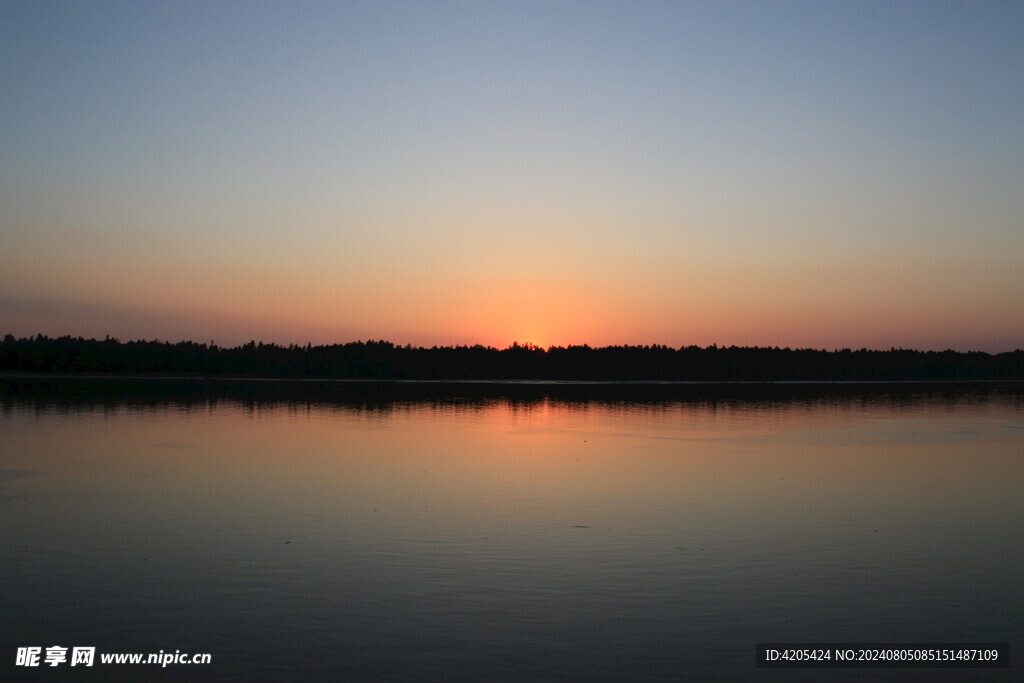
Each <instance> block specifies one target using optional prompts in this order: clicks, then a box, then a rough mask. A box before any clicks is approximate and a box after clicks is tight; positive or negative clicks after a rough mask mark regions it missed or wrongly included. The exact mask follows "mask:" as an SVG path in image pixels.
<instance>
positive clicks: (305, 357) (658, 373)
mask: <svg viewBox="0 0 1024 683" xmlns="http://www.w3.org/2000/svg"><path fill="white" fill-rule="evenodd" d="M0 370H2V371H8V372H41V373H58V372H59V373H133V374H164V373H169V374H187V375H222V376H252V377H300V378H301V377H306V378H318V377H323V378H351V379H438V380H464V379H539V380H665V381H723V380H732V381H767V380H777V381H778V380H875V381H877V380H964V379H974V380H992V379H1017V380H1020V379H1024V350H1016V351H1010V352H1006V353H998V354H989V353H984V352H980V351H969V352H958V351H951V350H949V351H917V350H912V349H896V348H892V349H889V350H887V351H886V350H874V349H858V350H851V349H838V350H832V351H829V350H824V349H790V348H779V347H738V346H729V347H720V346H717V345H711V346H706V347H699V346H682V347H679V348H674V347H671V346H665V345H661V344H652V345H642V346H641V345H638V346H604V347H591V346H588V345H585V344H584V345H579V346H565V347H563V346H552V347H549V348H547V349H544V348H540V347H537V346H534V345H532V344H519V343H513V344H512V345H511V346H508V347H506V348H504V349H498V348H495V347H491V346H482V345H479V344H477V345H473V346H433V347H429V348H426V347H414V346H411V345H405V346H398V345H395V344H393V343H391V342H389V341H384V340H368V341H354V342H349V343H345V344H329V345H320V346H313V345H312V344H306V345H305V346H302V345H296V344H290V345H288V346H281V345H278V344H265V343H262V342H256V341H255V340H254V341H250V342H249V343H247V344H242V345H240V346H234V347H222V346H217V345H216V344H214V343H212V342H211V343H209V344H204V343H197V342H192V341H181V342H176V343H172V342H166V341H158V340H153V341H144V340H139V341H127V342H121V341H120V340H118V339H115V338H111V337H107V338H105V339H102V340H98V339H85V338H82V337H70V336H64V337H47V336H44V335H41V334H40V335H36V336H34V337H25V338H15V337H14V336H13V335H11V334H8V335H6V336H5V337H4V339H3V342H2V343H0Z"/></svg>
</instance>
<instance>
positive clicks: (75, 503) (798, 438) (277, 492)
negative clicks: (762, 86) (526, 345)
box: [0, 380, 1024, 681]
mask: <svg viewBox="0 0 1024 683" xmlns="http://www.w3.org/2000/svg"><path fill="white" fill-rule="evenodd" d="M26 383H27V384H26ZM30 384H31V381H30V380H22V383H21V384H18V383H17V382H14V381H8V382H7V383H6V384H5V385H4V393H3V396H2V403H0V406H2V414H0V452H2V456H0V458H2V459H0V520H2V521H0V544H2V547H3V548H4V552H3V553H2V555H0V575H2V576H3V577H4V584H5V588H4V592H3V595H2V597H0V600H2V610H0V633H2V635H0V638H2V640H3V653H4V654H3V657H4V658H5V660H6V661H4V662H0V666H2V667H3V673H2V675H3V676H4V677H16V676H19V675H20V676H25V677H26V678H32V679H37V678H41V677H42V678H45V677H51V678H52V679H53V680H72V679H75V680H82V679H85V678H88V677H90V676H92V677H95V678H99V679H104V680H117V679H123V680H131V679H138V678H140V677H142V676H146V677H152V676H160V675H162V676H164V677H166V678H168V679H172V680H173V679H181V680H184V679H188V680H230V679H245V680H268V681H271V680H315V679H319V678H323V679H335V680H337V679H341V680H386V681H392V680H394V681H402V680H410V681H414V680H415V681H421V680H438V681H440V680H456V681H473V680H524V681H527V680H529V681H533V680H552V681H563V680H566V681H618V680H637V681H639V680H645V681H646V680H655V681H656V680H665V681H669V680H672V681H675V680H697V681H701V680H746V679H750V680H771V681H775V680H865V679H866V678H865V677H868V678H871V679H872V680H880V679H885V680H1013V679H1015V678H1017V677H1019V676H1020V673H1021V668H1020V667H1019V666H1018V665H1019V662H1014V664H1015V666H1014V668H1012V669H1010V670H988V671H984V670H959V671H943V670H923V671H921V670H919V671H896V670H882V671H873V672H864V671H861V672H858V671H848V670H847V671H842V670H830V671H821V670H818V671H811V672H803V673H801V672H799V671H795V670H791V671H770V670H757V669H755V668H754V667H753V664H754V645H755V643H757V642H765V641H903V642H907V641H914V642H928V641H977V642H983V641H998V642H1010V647H1011V661H1012V660H1013V658H1014V657H1015V656H1016V658H1017V659H1020V657H1021V656H1022V654H1024V650H1022V649H1021V645H1022V644H1024V618H1022V615H1024V578H1022V573H1021V570H1020V567H1021V566H1024V551H1022V545H1021V536H1022V534H1021V532H1022V526H1024V524H1022V520H1024V409H1022V407H1024V401H1022V394H1021V392H1020V390H1019V388H1015V387H1013V386H1009V387H1005V386H1004V387H1002V388H992V387H988V386H967V385H965V386H962V387H960V388H959V389H956V388H954V389H951V388H950V387H944V388H942V389H941V390H937V389H934V388H933V389H927V388H923V389H922V388H919V387H911V388H907V387H903V388H898V387H897V388H895V389H893V388H892V387H888V388H885V387H878V386H861V387H853V388H851V387H850V386H846V387H842V388H829V387H818V388H816V389H814V390H813V391H798V392H796V393H795V394H794V392H792V391H789V392H787V391H786V390H784V389H772V388H768V389H765V388H764V387H761V388H760V389H758V391H756V392H752V393H751V392H748V395H746V396H745V395H744V393H743V392H742V391H738V392H737V391H733V392H726V394H725V395H717V394H716V398H702V397H701V394H702V392H701V390H694V391H687V392H684V393H685V396H681V397H677V398H673V397H672V396H671V395H666V393H665V392H661V393H657V392H656V393H655V394H654V395H652V396H647V397H646V398H645V397H644V396H642V395H639V396H638V395H636V393H635V392H634V393H631V394H630V395H628V396H625V397H623V396H622V395H621V392H620V393H615V392H612V394H610V395H608V396H604V397H601V391H598V390H595V389H593V388H590V389H588V390H587V391H585V392H582V393H580V392H576V393H573V394H572V395H570V396H566V395H564V394H559V392H558V391H552V390H550V388H548V389H545V388H544V387H533V388H532V389H529V390H523V389H522V388H519V389H516V390H515V391H513V392H509V391H505V390H497V391H492V392H490V393H488V392H480V391H479V390H478V389H468V390H465V391H461V392H460V390H458V389H457V388H456V389H451V387H449V388H448V389H446V390H445V391H443V392H436V394H435V395H434V396H433V397H431V396H430V394H429V392H427V393H426V394H425V393H424V391H423V390H420V389H417V390H416V392H415V393H414V394H413V395H410V394H409V393H408V392H405V393H403V392H402V391H396V392H391V393H389V392H387V391H385V392H384V393H383V395H382V393H381V391H382V390H381V389H380V388H379V387H378V388H376V389H373V390H367V389H366V388H365V387H364V388H359V389H353V388H349V389H333V390H331V392H329V396H327V397H325V396H322V395H321V396H317V397H315V398H309V397H307V398H303V397H302V396H299V397H295V396H293V395H291V396H289V394H288V392H286V391H281V392H277V394H278V395H281V396H288V397H287V398H284V399H281V400H275V399H274V398H273V396H274V395H275V390H271V391H270V393H269V394H268V393H266V390H265V389H261V390H260V391H261V392H263V393H260V394H259V395H256V396H246V395H238V393H237V392H236V393H230V392H228V393H227V394H224V393H218V392H216V391H212V392H211V391H207V390H206V389H202V390H199V389H197V388H196V387H197V386H198V385H192V386H190V387H189V388H187V389H184V390H183V389H182V388H181V387H180V386H178V387H177V388H174V387H171V386H170V385H169V384H168V383H163V384H161V383H159V382H152V383H149V384H147V385H146V387H145V389H144V390H143V388H142V386H141V385H138V384H137V385H135V386H134V388H133V389H131V390H130V391H127V392H126V391H121V390H117V391H111V390H110V386H111V385H116V384H117V383H116V382H114V383H109V382H108V383H107V385H106V388H105V389H103V388H102V387H100V388H97V386H98V385H92V388H91V389H90V388H89V386H90V385H88V383H78V384H76V385H75V386H73V387H71V388H69V387H68V386H63V388H61V387H59V386H58V385H59V383H54V382H50V383H45V382H44V383H43V384H44V386H43V387H42V389H40V387H39V386H38V385H33V386H29V385H30ZM204 386H205V385H204ZM367 391H369V392H370V393H367ZM140 393H141V394H144V395H140ZM243 393H244V392H243ZM588 393H589V394H591V395H594V396H597V398H590V399H588V398H586V396H587V395H588ZM703 393H704V394H709V395H710V394H715V392H707V391H706V392H703ZM718 393H719V394H721V392H718ZM773 394H775V395H778V396H780V397H782V398H772V396H773ZM53 644H63V645H65V646H71V645H95V646H96V647H97V649H98V650H99V651H101V652H102V651H106V652H136V651H137V652H156V651H158V650H161V649H162V650H165V651H174V650H175V649H180V650H182V651H185V652H209V653H211V654H212V655H213V660H214V664H213V665H211V666H208V667H201V666H193V667H188V668H187V669H186V668H183V667H180V666H179V667H177V668H174V667H169V668H168V669H167V670H163V671H160V670H158V669H154V668H152V667H127V666H122V667H113V666H106V667H95V668H94V669H93V670H91V671H82V670H80V669H75V670H74V671H72V670H69V669H68V668H66V667H65V668H57V669H53V670H41V669H37V670H26V669H19V668H17V667H14V666H13V663H14V651H15V649H16V647H18V646H24V645H42V646H49V645H53ZM805 673H809V674H811V675H804V674H805Z"/></svg>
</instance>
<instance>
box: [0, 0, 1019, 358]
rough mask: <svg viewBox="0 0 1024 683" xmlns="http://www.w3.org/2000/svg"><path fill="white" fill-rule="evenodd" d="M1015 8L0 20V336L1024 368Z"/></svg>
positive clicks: (111, 11)
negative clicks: (903, 352) (905, 352)
mask: <svg viewBox="0 0 1024 683" xmlns="http://www.w3.org/2000/svg"><path fill="white" fill-rule="evenodd" d="M1021 35H1024V3H1021V2H1016V1H1011V2H986V1H984V0H981V1H977V2H947V1H940V0H933V1H929V2H913V1H909V0H908V1H905V2H858V1H856V0H850V1H848V2H781V1H780V2H773V1H757V2H753V1H751V2H731V1H729V0H715V1H708V2H696V1H694V2H682V1H680V2H660V1H654V0H644V1H639V2H626V1H624V0H623V1H621V2H601V1H597V0H594V1H587V2H569V1H559V0H543V1H538V2H529V1H513V0H505V1H503V2H489V1H486V0H477V1H474V2H441V1H438V2H431V1H422V2H412V1H408V2H386V1H385V2H380V1H375V2H340V1H337V2H323V3H319V2H301V1H296V2H258V1H248V0H247V1H244V2H218V1H216V0H204V1H202V2H192V1H189V0H176V1H173V2H171V1H146V2H138V1H136V0H132V1H130V2H105V1H102V0H95V1H90V2H80V1H75V2H49V1H47V0H31V1H28V2H21V1H20V0H19V1H16V0H2V2H0V334H2V333H8V332H9V333H13V334H15V335H16V336H27V335H34V334H36V333H42V334H46V335H51V336H59V335H64V334H70V335H73V336H85V337H99V338H102V337H103V336H104V335H110V336H114V337H118V338H121V339H122V340H126V339H140V338H145V339H162V340H170V341H178V340H181V339H191V340H195V341H210V340H213V341H215V342H216V343H218V344H221V345H235V344H239V343H243V342H246V341H248V340H250V339H256V340H262V341H267V342H277V343H282V344H289V343H299V344H305V343H306V342H312V343H314V344H321V343H335V342H347V341H353V340H356V339H388V340H391V341H393V342H395V343H398V344H406V343H411V344H413V345H427V346H430V345H434V344H475V343H481V344H488V345H494V346H498V347H504V346H507V345H509V344H511V343H512V342H513V341H518V342H520V343H523V342H530V343H534V344H538V345H540V346H549V345H567V344H583V343H588V344H591V345H608V344H653V343H658V344H668V345H671V346H682V345H690V344H697V345H700V346H705V345H709V344H712V343H716V344H719V345H733V344H735V345H739V346H753V345H758V346H790V347H801V348H805V347H813V348H829V349H831V348H861V347H868V348H885V349H887V348H890V347H893V346H895V347H904V348H917V349H937V350H940V349H946V348H954V349H958V350H982V351H989V352H1000V351H1008V350H1012V349H1017V348H1022V347H1024V267H1022V263H1021V262H1022V258H1021V257H1022V256H1024V77H1022V74H1024V41H1021V40H1020V36H1021Z"/></svg>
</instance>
